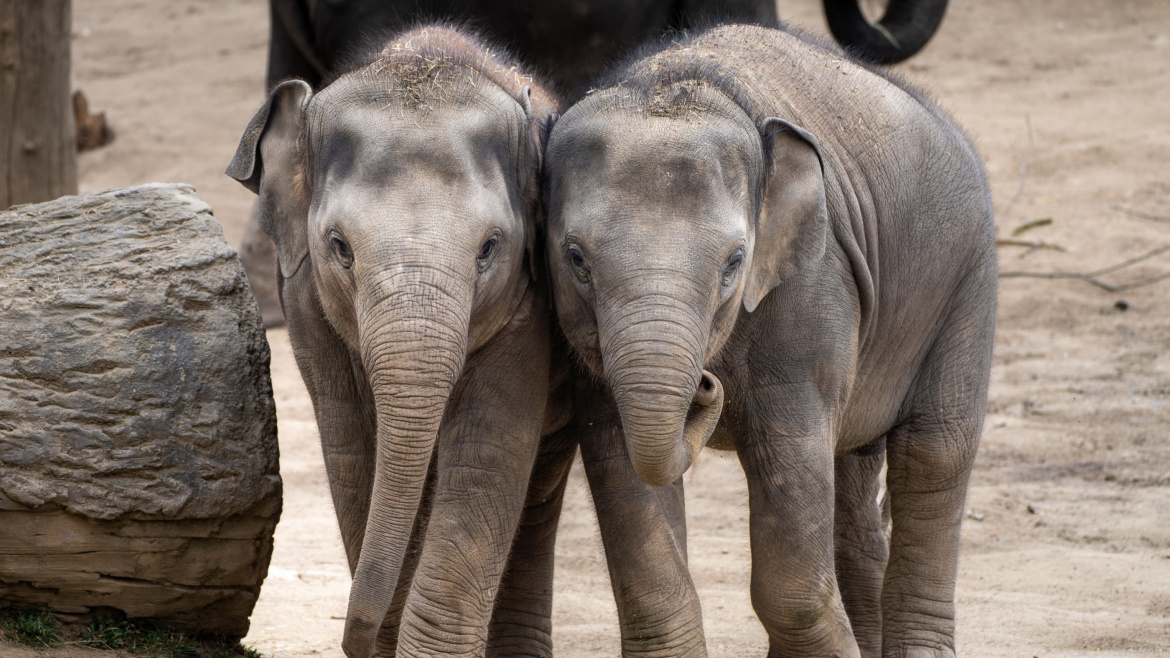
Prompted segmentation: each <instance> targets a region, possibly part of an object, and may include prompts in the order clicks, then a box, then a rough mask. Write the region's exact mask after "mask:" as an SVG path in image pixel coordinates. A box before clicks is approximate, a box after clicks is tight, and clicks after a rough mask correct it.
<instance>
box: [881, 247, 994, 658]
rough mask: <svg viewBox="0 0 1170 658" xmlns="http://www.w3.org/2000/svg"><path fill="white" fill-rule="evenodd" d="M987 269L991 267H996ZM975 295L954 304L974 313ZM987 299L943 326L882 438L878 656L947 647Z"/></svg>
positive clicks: (939, 657)
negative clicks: (883, 561)
mask: <svg viewBox="0 0 1170 658" xmlns="http://www.w3.org/2000/svg"><path fill="white" fill-rule="evenodd" d="M990 271H991V272H993V274H992V275H991V276H994V269H993V268H992V269H991V270H990ZM979 301H980V300H978V299H976V300H975V301H972V302H970V303H967V304H964V303H963V301H962V300H961V299H960V300H956V302H957V303H956V304H955V307H956V308H959V309H964V310H966V311H967V312H970V313H971V314H972V315H975V314H976V313H977V312H978V309H979V306H977V305H976V304H978V302H979ZM993 304H994V299H991V302H990V304H984V305H983V306H984V308H983V310H982V314H983V316H982V317H978V316H977V315H976V316H975V317H970V316H969V317H967V318H965V319H964V320H963V321H962V322H955V323H953V326H951V327H948V328H945V329H944V330H943V332H942V334H941V335H940V336H939V338H938V339H937V340H936V342H935V345H934V346H933V347H932V348H931V351H930V352H929V353H928V355H927V358H926V361H925V363H924V366H923V369H922V371H921V372H920V373H919V376H918V378H917V381H916V383H915V385H914V387H913V388H912V389H911V390H912V394H911V399H910V401H909V407H908V408H909V415H908V418H909V419H908V420H907V421H906V422H904V423H902V424H901V425H899V426H898V427H896V428H894V430H892V431H891V432H890V433H889V434H888V438H887V457H886V460H887V463H888V468H889V470H888V472H887V475H886V482H887V486H888V487H889V495H890V513H891V517H892V521H893V525H892V531H891V534H890V556H889V563H888V565H887V566H886V576H885V583H884V586H883V588H882V635H883V643H882V655H883V656H886V657H887V658H953V656H955V579H956V576H957V573H958V562H959V529H960V524H961V521H962V518H963V506H964V503H965V499H966V494H967V481H968V479H969V478H970V475H971V469H972V467H973V466H974V462H975V453H976V449H977V448H978V444H979V433H980V431H981V429H982V426H983V414H984V406H985V404H986V401H987V381H988V377H989V371H990V363H991V345H992V337H993V331H994V325H995V311H994V306H993Z"/></svg>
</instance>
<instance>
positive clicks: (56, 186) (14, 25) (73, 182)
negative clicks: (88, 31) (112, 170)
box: [0, 0, 77, 210]
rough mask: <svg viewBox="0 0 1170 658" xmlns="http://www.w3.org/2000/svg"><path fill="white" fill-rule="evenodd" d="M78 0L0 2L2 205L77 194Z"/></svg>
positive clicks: (9, 0)
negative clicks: (74, 87)
mask: <svg viewBox="0 0 1170 658" xmlns="http://www.w3.org/2000/svg"><path fill="white" fill-rule="evenodd" d="M71 2H72V0H35V1H34V0H0V210H3V209H5V208H7V207H8V206H11V205H15V204H18V203H37V202H41V201H48V200H50V199H55V198H57V197H59V196H63V195H66V194H76V193H77V150H76V149H77V147H76V135H75V130H74V127H73V108H72V104H71V101H70V97H69V86H70V84H69V50H70V47H69V46H70V44H69V39H70V29H71V27H72V24H73V16H72V13H73V12H72V4H71Z"/></svg>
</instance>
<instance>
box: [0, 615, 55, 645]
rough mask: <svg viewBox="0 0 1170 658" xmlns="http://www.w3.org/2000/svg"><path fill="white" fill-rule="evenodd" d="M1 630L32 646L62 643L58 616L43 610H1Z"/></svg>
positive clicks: (7, 636) (21, 642) (9, 636)
mask: <svg viewBox="0 0 1170 658" xmlns="http://www.w3.org/2000/svg"><path fill="white" fill-rule="evenodd" d="M0 631H2V633H3V635H4V636H5V637H6V638H8V639H10V640H13V641H14V642H18V643H20V644H24V645H28V646H30V647H55V646H57V645H59V644H61V629H60V628H59V627H58V625H57V618H56V617H54V616H53V614H52V613H50V612H45V611H43V610H15V609H12V608H4V609H3V610H0Z"/></svg>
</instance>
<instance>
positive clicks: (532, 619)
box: [487, 428, 577, 658]
mask: <svg viewBox="0 0 1170 658" xmlns="http://www.w3.org/2000/svg"><path fill="white" fill-rule="evenodd" d="M575 454H577V437H576V433H575V432H573V430H572V429H570V428H566V429H562V430H560V431H558V432H556V433H555V434H551V435H549V436H545V437H543V438H542V440H541V444H540V452H539V453H538V454H537V457H536V464H535V465H534V466H533V467H532V479H531V481H530V482H529V484H528V496H527V499H526V500H525V503H524V513H523V515H522V516H521V517H520V526H519V527H518V528H517V529H516V538H515V539H514V540H513V541H512V553H511V555H509V557H508V568H507V571H505V572H504V578H503V580H502V581H501V582H500V592H499V594H497V595H496V607H495V610H494V611H493V612H492V621H491V627H490V628H489V631H488V649H487V655H488V656H489V657H499V658H504V657H506V656H533V657H537V656H539V657H545V656H551V655H552V592H553V558H554V549H555V545H556V539H557V523H558V522H559V521H560V517H561V503H562V502H563V501H564V495H565V484H566V483H567V482H568V481H569V469H570V467H572V465H573V455H575Z"/></svg>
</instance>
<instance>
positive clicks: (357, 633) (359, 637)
mask: <svg viewBox="0 0 1170 658" xmlns="http://www.w3.org/2000/svg"><path fill="white" fill-rule="evenodd" d="M380 627H381V624H380V623H379V624H373V623H371V622H370V621H369V620H368V619H363V618H361V617H360V616H358V615H355V614H354V613H353V612H350V613H349V614H348V615H346V618H345V635H344V636H343V637H342V639H341V650H342V651H344V652H345V655H346V658H369V656H370V655H371V654H372V653H373V651H374V640H375V638H376V634H377V631H378V629H379V628H380Z"/></svg>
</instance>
